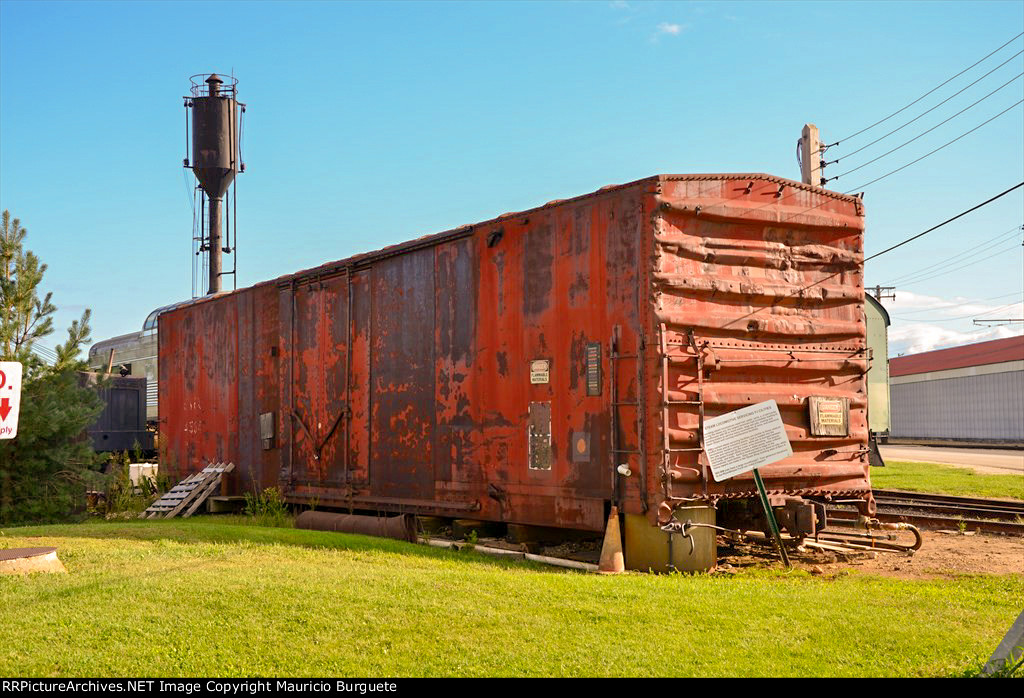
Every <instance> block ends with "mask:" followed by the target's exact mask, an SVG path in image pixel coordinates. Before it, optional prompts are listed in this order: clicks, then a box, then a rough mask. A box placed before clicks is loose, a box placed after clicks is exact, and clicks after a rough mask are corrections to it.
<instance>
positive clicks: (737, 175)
mask: <svg viewBox="0 0 1024 698" xmlns="http://www.w3.org/2000/svg"><path fill="white" fill-rule="evenodd" d="M736 179H747V180H751V179H753V180H761V181H768V182H776V183H779V184H785V185H786V186H788V187H793V188H795V189H802V190H804V191H810V192H814V193H815V194H819V195H821V196H825V197H828V198H832V199H839V200H842V201H850V202H855V201H858V200H859V198H858V197H856V196H850V195H848V194H841V193H839V192H834V191H831V190H829V189H824V188H822V187H815V186H812V185H810V184H804V183H803V182H798V181H796V180H792V179H786V178H785V177H777V176H775V175H770V174H765V173H760V172H729V173H717V174H716V173H704V174H660V175H652V176H650V177H644V178H642V179H637V180H634V181H632V182H626V183H625V184H609V185H606V186H603V187H601V188H600V189H598V190H596V191H592V192H589V193H587V194H581V195H579V196H574V197H572V198H569V199H555V200H553V201H549V202H547V203H546V204H543V205H541V206H535V207H534V208H530V209H526V210H524V211H513V212H509V213H503V214H501V215H500V216H496V217H495V218H490V219H488V220H485V221H480V222H479V223H468V224H466V225H461V226H458V227H457V228H452V229H450V230H446V231H442V232H440V233H433V234H431V235H425V236H423V237H419V238H415V239H413V240H407V241H405V242H399V243H396V244H394V245H388V246H387V247H382V248H381V249H379V250H373V251H370V252H361V253H359V254H357V255H353V256H351V257H346V258H344V259H340V260H336V261H333V262H327V263H325V264H321V265H319V266H316V267H311V268H309V269H303V270H301V271H297V272H292V273H291V274H285V275H283V276H279V277H277V278H276V279H269V280H267V281H260V282H257V283H255V284H253V285H252V286H246V287H243V288H239V289H235V290H233V291H224V292H222V293H218V294H216V295H214V296H204V297H202V298H196V299H194V300H192V301H184V302H181V303H177V304H175V305H173V306H171V307H169V308H167V309H166V310H165V311H164V312H173V311H175V310H178V309H180V308H184V307H189V306H192V305H195V304H198V303H205V302H208V301H211V300H213V299H215V298H222V297H224V296H226V295H230V294H233V293H241V292H243V291H246V290H248V289H250V288H255V287H257V286H263V285H266V284H275V285H288V284H292V283H296V282H299V281H302V280H304V279H308V278H314V277H317V276H328V275H331V274H337V273H340V272H342V271H343V270H344V269H347V268H357V267H361V266H366V265H369V264H372V263H373V262H374V261H376V260H378V259H383V258H387V257H393V256H395V255H399V254H403V253H405V252H410V251H413V250H417V249H421V248H424V247H430V246H433V245H438V244H440V243H443V242H447V241H449V240H457V239H459V238H462V237H467V236H469V235H472V234H473V232H474V231H475V230H476V229H478V228H481V227H486V226H490V225H495V224H498V223H501V222H502V221H505V220H508V219H510V218H516V217H517V216H528V215H530V214H532V213H536V212H538V211H543V210H545V209H553V208H557V207H559V206H569V205H572V204H575V203H578V202H580V201H584V200H586V199H590V198H594V197H597V196H602V195H604V194H609V193H611V192H616V191H621V190H623V189H628V188H630V187H636V186H640V185H643V184H649V183H654V182H665V181H699V180H707V181H714V180H736ZM161 310H164V309H161Z"/></svg>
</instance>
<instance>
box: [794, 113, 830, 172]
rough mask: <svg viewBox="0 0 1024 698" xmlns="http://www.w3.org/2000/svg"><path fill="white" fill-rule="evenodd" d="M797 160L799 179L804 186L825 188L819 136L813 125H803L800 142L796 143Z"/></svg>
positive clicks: (816, 128)
mask: <svg viewBox="0 0 1024 698" xmlns="http://www.w3.org/2000/svg"><path fill="white" fill-rule="evenodd" d="M796 147H797V159H798V160H799V161H800V177H801V181H802V182H803V183H804V184H813V185H814V186H816V187H822V186H825V179H824V178H823V177H822V176H821V155H822V152H823V149H822V147H821V136H820V135H819V134H818V127H817V126H815V125H814V124H804V130H803V132H802V133H801V136H800V140H799V141H797V144H796Z"/></svg>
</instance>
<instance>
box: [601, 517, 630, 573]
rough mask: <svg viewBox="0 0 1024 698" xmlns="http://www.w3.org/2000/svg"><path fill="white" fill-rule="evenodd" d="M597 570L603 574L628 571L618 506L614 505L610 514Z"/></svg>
mask: <svg viewBox="0 0 1024 698" xmlns="http://www.w3.org/2000/svg"><path fill="white" fill-rule="evenodd" d="M597 571H598V572H600V573H601V574H618V573H620V572H625V571H626V564H625V561H624V560H623V557H622V535H621V534H620V533H619V509H618V507H612V510H611V513H610V514H608V526H607V527H605V529H604V544H603V545H602V546H601V559H600V560H599V561H598V563H597Z"/></svg>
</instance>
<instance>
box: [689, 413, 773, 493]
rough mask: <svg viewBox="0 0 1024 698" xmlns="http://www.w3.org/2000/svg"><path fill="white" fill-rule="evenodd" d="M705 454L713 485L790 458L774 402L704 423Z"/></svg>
mask: <svg viewBox="0 0 1024 698" xmlns="http://www.w3.org/2000/svg"><path fill="white" fill-rule="evenodd" d="M704 452H705V453H706V454H707V456H708V464H709V465H710V466H711V475H712V476H714V478H715V482H721V481H722V480H728V479H729V478H731V477H734V476H736V475H739V474H740V473H745V472H747V471H750V470H753V469H754V468H760V467H761V466H762V465H768V464H769V463H774V462H776V461H780V460H782V459H783V458H788V457H789V456H791V455H793V447H792V446H790V444H789V439H788V438H787V437H786V427H785V426H784V425H783V424H782V417H781V416H780V415H779V406H778V405H777V404H776V403H775V400H768V401H767V402H759V403H757V404H756V405H751V406H750V407H744V408H742V409H739V410H735V411H733V412H729V413H728V414H723V415H722V416H721V417H713V418H711V419H705V420H704Z"/></svg>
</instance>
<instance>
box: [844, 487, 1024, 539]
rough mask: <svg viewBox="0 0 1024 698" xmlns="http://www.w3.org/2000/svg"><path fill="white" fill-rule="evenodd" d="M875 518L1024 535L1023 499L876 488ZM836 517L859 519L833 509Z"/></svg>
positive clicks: (956, 528) (929, 526) (929, 525)
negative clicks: (960, 495) (1021, 500)
mask: <svg viewBox="0 0 1024 698" xmlns="http://www.w3.org/2000/svg"><path fill="white" fill-rule="evenodd" d="M874 494H875V501H876V502H877V504H878V513H877V515H876V518H877V519H878V520H879V521H883V522H903V523H909V524H913V525H915V526H917V527H918V528H932V529H935V528H941V529H954V530H958V529H961V528H966V530H969V531H975V530H980V531H984V532H986V533H1004V534H1010V535H1017V536H1024V502H1015V501H1007V500H1001V499H980V498H976V497H953V496H950V495H943V494H926V493H922V492H906V491H903V490H875V491H874ZM829 516H831V517H833V518H836V519H850V518H856V514H853V513H852V511H851V510H847V509H843V508H830V511H829Z"/></svg>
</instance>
